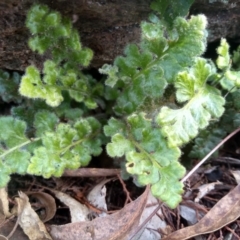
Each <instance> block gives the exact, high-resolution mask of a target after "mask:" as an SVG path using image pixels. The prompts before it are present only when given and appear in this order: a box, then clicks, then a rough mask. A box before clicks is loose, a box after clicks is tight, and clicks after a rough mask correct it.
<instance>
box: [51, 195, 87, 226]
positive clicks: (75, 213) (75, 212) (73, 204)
mask: <svg viewBox="0 0 240 240" xmlns="http://www.w3.org/2000/svg"><path fill="white" fill-rule="evenodd" d="M51 191H52V192H53V193H54V194H55V196H56V197H57V198H58V199H59V200H60V201H61V202H63V203H64V204H66V205H67V206H68V207H69V210H70V214H71V222H72V223H74V222H82V221H89V219H88V214H89V213H90V210H89V209H88V208H87V207H86V206H85V205H84V204H81V203H80V202H78V201H77V200H76V199H74V198H72V197H70V196H69V195H67V194H65V193H63V192H60V191H56V190H51Z"/></svg>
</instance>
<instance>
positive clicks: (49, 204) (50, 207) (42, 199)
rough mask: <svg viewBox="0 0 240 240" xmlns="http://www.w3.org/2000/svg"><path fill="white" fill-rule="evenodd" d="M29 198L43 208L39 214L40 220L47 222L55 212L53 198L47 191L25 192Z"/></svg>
mask: <svg viewBox="0 0 240 240" xmlns="http://www.w3.org/2000/svg"><path fill="white" fill-rule="evenodd" d="M25 193H26V194H27V195H28V197H30V198H31V199H35V200H37V202H38V203H39V204H40V207H41V208H44V210H45V212H44V214H42V215H41V216H39V217H40V218H41V220H42V222H47V221H49V220H50V219H52V218H53V217H54V216H55V214H56V210H57V207H56V202H55V199H54V198H53V197H52V196H51V195H50V194H48V193H44V192H25Z"/></svg>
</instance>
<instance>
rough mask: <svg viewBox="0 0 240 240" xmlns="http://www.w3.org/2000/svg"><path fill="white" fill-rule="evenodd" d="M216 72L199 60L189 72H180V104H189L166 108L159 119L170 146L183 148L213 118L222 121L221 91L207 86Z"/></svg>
mask: <svg viewBox="0 0 240 240" xmlns="http://www.w3.org/2000/svg"><path fill="white" fill-rule="evenodd" d="M214 73H215V69H214V68H213V66H212V65H210V64H208V63H207V61H206V60H205V59H202V58H198V59H197V60H196V62H195V64H194V66H193V67H192V68H191V69H190V70H189V71H188V72H187V71H184V72H180V73H179V74H178V76H177V80H176V81H175V84H174V85H175V87H176V89H177V92H176V97H177V100H178V102H179V103H184V102H186V101H187V103H186V104H185V105H184V106H183V107H182V108H180V109H170V108H169V107H163V108H162V109H161V111H160V113H159V115H158V117H157V122H158V124H159V126H161V128H162V133H163V135H164V136H166V137H167V138H168V142H169V146H172V147H174V146H182V145H183V144H185V143H188V142H189V141H190V140H191V139H193V138H194V137H196V136H197V134H198V132H199V130H200V129H204V128H206V127H207V126H208V124H209V122H210V120H211V118H219V117H221V115H222V114H223V112H224V107H223V105H224V104H225V99H224V98H223V97H222V96H221V92H220V91H219V90H217V89H216V88H214V87H211V86H210V85H208V84H207V80H208V78H209V77H210V76H211V75H212V74H214Z"/></svg>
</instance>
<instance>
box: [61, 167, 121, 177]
mask: <svg viewBox="0 0 240 240" xmlns="http://www.w3.org/2000/svg"><path fill="white" fill-rule="evenodd" d="M118 174H120V169H112V168H109V169H107V168H79V169H77V170H65V172H64V173H63V176H64V177H109V176H116V175H118Z"/></svg>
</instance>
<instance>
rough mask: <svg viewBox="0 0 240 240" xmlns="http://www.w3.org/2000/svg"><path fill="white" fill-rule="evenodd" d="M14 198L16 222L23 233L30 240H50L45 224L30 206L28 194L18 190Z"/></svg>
mask: <svg viewBox="0 0 240 240" xmlns="http://www.w3.org/2000/svg"><path fill="white" fill-rule="evenodd" d="M18 194H19V198H16V202H17V204H18V220H17V221H18V222H19V225H20V226H21V228H22V229H23V231H24V233H25V234H26V235H27V236H28V237H29V239H30V240H52V238H51V237H50V235H49V234H48V232H47V230H46V228H45V225H44V224H43V222H42V221H41V220H40V219H39V217H38V215H37V213H36V212H35V211H34V210H33V209H32V208H31V205H30V203H29V199H28V196H27V195H26V194H25V193H23V192H19V193H18Z"/></svg>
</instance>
